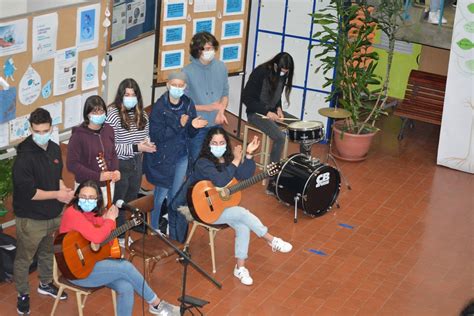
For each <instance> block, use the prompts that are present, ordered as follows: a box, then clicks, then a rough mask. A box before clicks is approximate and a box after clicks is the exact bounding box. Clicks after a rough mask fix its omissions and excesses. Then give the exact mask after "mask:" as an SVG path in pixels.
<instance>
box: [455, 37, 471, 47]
mask: <svg viewBox="0 0 474 316" xmlns="http://www.w3.org/2000/svg"><path fill="white" fill-rule="evenodd" d="M456 44H458V46H459V48H461V49H462V50H469V49H471V48H474V43H473V42H471V40H470V39H468V38H463V39H461V40H459V41H458V42H457V43H456Z"/></svg>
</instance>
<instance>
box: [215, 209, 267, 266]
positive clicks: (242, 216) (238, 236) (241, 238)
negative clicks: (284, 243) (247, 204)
mask: <svg viewBox="0 0 474 316" xmlns="http://www.w3.org/2000/svg"><path fill="white" fill-rule="evenodd" d="M214 224H227V225H229V226H230V227H232V228H233V229H234V230H235V245H234V246H235V257H236V258H237V259H247V257H248V251H249V241H250V231H253V232H254V233H255V234H256V235H257V236H258V237H263V235H265V234H266V233H267V232H268V228H267V227H266V226H264V225H263V224H262V222H261V221H260V219H259V218H258V217H257V216H255V215H254V214H252V213H251V212H250V211H249V210H247V209H245V208H243V207H241V206H232V207H228V208H226V209H225V210H224V212H222V215H221V216H220V217H219V218H218V219H217V221H215V222H214Z"/></svg>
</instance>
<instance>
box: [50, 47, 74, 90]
mask: <svg viewBox="0 0 474 316" xmlns="http://www.w3.org/2000/svg"><path fill="white" fill-rule="evenodd" d="M76 85H77V49H76V48H75V47H71V48H66V49H62V50H58V51H57V52H56V56H55V58H54V83H53V91H54V95H62V94H65V93H68V92H71V91H74V90H76Z"/></svg>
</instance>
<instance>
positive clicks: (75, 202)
mask: <svg viewBox="0 0 474 316" xmlns="http://www.w3.org/2000/svg"><path fill="white" fill-rule="evenodd" d="M86 187H89V188H93V189H94V190H95V193H96V194H97V206H96V207H95V209H93V210H92V211H91V212H92V213H95V216H102V214H103V212H104V197H103V196H102V191H101V190H100V188H99V185H98V184H97V182H95V181H94V180H86V181H84V182H82V183H81V184H79V186H78V187H77V189H76V191H75V192H74V197H73V198H72V200H71V202H69V203H68V204H67V205H66V207H69V206H72V207H74V208H75V209H76V210H78V211H80V212H84V211H83V210H82V209H81V207H80V206H79V193H80V192H81V190H82V188H86Z"/></svg>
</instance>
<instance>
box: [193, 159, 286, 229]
mask: <svg viewBox="0 0 474 316" xmlns="http://www.w3.org/2000/svg"><path fill="white" fill-rule="evenodd" d="M279 171H280V164H279V163H271V164H269V165H268V166H267V169H266V171H265V172H262V173H260V174H257V175H255V176H253V177H251V178H248V179H246V180H243V181H240V182H238V181H237V180H236V179H235V178H234V179H232V180H231V181H230V182H229V183H228V184H227V185H226V186H225V187H222V188H219V187H216V186H214V185H213V184H212V182H211V181H208V180H203V181H199V182H197V183H196V184H194V185H193V186H191V187H190V188H189V189H188V205H189V209H190V211H191V214H192V215H193V216H194V218H196V219H198V220H199V221H201V222H203V223H207V224H212V223H214V222H215V221H216V220H217V219H218V218H219V217H220V216H221V214H222V212H223V211H224V210H225V209H226V208H228V207H231V206H236V205H239V203H240V200H241V199H242V193H241V192H240V191H241V190H243V189H245V188H247V187H249V186H251V185H253V184H255V183H257V182H260V181H262V180H263V179H265V178H266V177H271V176H274V175H276V174H277V173H278V172H279Z"/></svg>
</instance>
